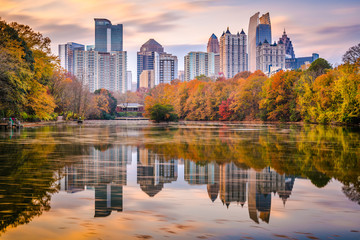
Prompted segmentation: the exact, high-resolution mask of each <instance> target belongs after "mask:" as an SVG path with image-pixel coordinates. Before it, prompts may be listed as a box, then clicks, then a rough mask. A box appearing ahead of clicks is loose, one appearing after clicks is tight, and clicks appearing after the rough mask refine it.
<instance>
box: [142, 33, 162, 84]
mask: <svg viewBox="0 0 360 240" xmlns="http://www.w3.org/2000/svg"><path fill="white" fill-rule="evenodd" d="M163 52H164V48H163V47H162V46H161V45H160V44H159V43H158V42H157V41H155V40H154V39H149V40H148V41H147V42H146V43H144V44H143V45H142V46H141V48H140V51H139V52H137V87H138V88H139V87H140V74H141V72H142V71H143V70H155V73H156V71H158V69H156V67H157V66H156V65H157V63H158V60H159V59H158V58H159V53H163Z"/></svg>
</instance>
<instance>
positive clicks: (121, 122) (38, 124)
mask: <svg viewBox="0 0 360 240" xmlns="http://www.w3.org/2000/svg"><path fill="white" fill-rule="evenodd" d="M144 124H146V125H149V124H150V125H156V126H164V125H168V126H171V125H180V126H181V125H196V124H199V125H201V124H212V125H233V124H236V125H237V124H244V125H293V126H304V125H323V126H338V127H341V126H342V127H360V125H359V124H346V125H345V124H319V123H305V122H303V121H301V122H280V121H271V122H270V121H260V120H251V121H186V120H181V121H178V122H161V123H155V122H152V121H151V120H148V119H136V120H134V119H115V120H85V121H84V123H82V124H78V123H77V121H63V120H60V121H43V122H24V123H22V126H23V128H37V127H44V126H58V125H66V126H100V125H113V126H115V125H144Z"/></svg>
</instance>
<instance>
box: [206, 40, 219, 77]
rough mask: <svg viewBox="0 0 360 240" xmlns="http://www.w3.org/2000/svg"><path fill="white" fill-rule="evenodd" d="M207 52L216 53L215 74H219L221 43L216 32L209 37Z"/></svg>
mask: <svg viewBox="0 0 360 240" xmlns="http://www.w3.org/2000/svg"><path fill="white" fill-rule="evenodd" d="M207 52H208V53H214V62H215V70H214V72H215V76H218V75H219V73H220V45H219V41H218V39H217V37H216V35H215V34H212V35H211V37H210V38H209V41H208V45H207Z"/></svg>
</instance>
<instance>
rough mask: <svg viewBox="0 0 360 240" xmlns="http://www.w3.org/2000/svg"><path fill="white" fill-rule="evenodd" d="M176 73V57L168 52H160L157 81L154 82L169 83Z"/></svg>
mask: <svg viewBox="0 0 360 240" xmlns="http://www.w3.org/2000/svg"><path fill="white" fill-rule="evenodd" d="M177 74H178V59H177V57H176V56H173V55H171V54H168V53H162V54H160V56H159V78H158V80H159V82H158V83H155V85H158V84H159V83H170V82H171V81H172V80H174V79H175V78H176V77H177Z"/></svg>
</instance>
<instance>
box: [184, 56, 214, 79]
mask: <svg viewBox="0 0 360 240" xmlns="http://www.w3.org/2000/svg"><path fill="white" fill-rule="evenodd" d="M184 70H185V71H184V72H185V73H184V74H185V81H190V80H193V79H194V78H195V77H197V76H200V75H205V76H207V77H212V76H214V74H215V59H214V53H212V52H210V53H206V52H189V53H188V54H187V55H186V56H185V57H184Z"/></svg>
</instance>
